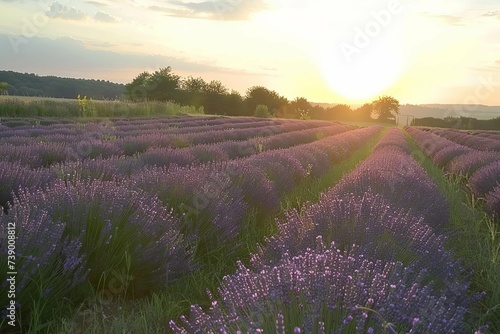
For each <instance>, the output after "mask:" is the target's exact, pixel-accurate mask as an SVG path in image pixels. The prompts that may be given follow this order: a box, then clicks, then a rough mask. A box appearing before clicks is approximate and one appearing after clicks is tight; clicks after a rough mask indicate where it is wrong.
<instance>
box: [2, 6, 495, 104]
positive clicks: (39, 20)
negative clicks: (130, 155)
mask: <svg viewBox="0 0 500 334" xmlns="http://www.w3.org/2000/svg"><path fill="white" fill-rule="evenodd" d="M367 3H369V5H367ZM167 66H172V68H173V71H174V72H175V73H177V74H179V75H181V76H188V75H191V76H194V77H198V76H201V77H203V78H204V79H205V80H206V81H210V80H214V79H215V80H220V81H222V82H223V83H224V84H225V85H226V86H227V87H229V88H230V89H236V90H238V91H240V92H241V93H243V94H244V93H245V91H246V89H247V88H248V87H250V86H254V85H264V86H266V87H268V88H270V89H273V90H276V91H277V92H278V93H280V94H282V95H284V96H286V97H288V98H289V99H293V98H295V97H297V96H304V97H306V98H308V100H310V101H315V102H330V103H350V104H359V103H362V102H364V101H371V100H372V99H373V98H375V97H377V96H379V95H382V94H388V95H392V96H394V97H396V98H398V99H399V100H400V101H401V102H402V103H466V104H470V103H480V104H486V105H500V1H498V0H482V1H481V0H473V1H472V0H454V1H447V2H444V1H437V0H433V1H430V0H399V1H397V0H395V1H392V0H382V1H381V0H370V1H367V0H349V1H336V0H307V1H306V0H300V1H299V0H213V1H196V0H188V1H183V0H174V1H168V0H163V1H161V0H146V1H135V0H93V1H65V0H58V1H45V0H40V1H36V0H24V1H14V0H0V69H2V70H15V71H20V72H30V73H37V74H40V75H58V76H67V77H78V78H94V79H105V80H110V81H115V82H121V83H127V82H130V81H131V80H132V79H133V78H134V77H135V76H137V75H138V74H139V73H140V72H142V71H149V72H153V71H155V70H157V69H158V68H160V67H167Z"/></svg>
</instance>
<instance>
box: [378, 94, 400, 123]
mask: <svg viewBox="0 0 500 334" xmlns="http://www.w3.org/2000/svg"><path fill="white" fill-rule="evenodd" d="M372 106H373V111H374V113H375V114H376V115H377V116H378V119H379V120H382V121H393V120H394V119H395V116H396V115H397V114H399V101H398V100H396V99H395V98H393V97H391V96H386V95H385V96H381V97H379V98H378V100H375V101H373V102H372Z"/></svg>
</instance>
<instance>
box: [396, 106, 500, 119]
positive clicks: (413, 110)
mask: <svg viewBox="0 0 500 334" xmlns="http://www.w3.org/2000/svg"><path fill="white" fill-rule="evenodd" d="M400 114H401V115H413V116H415V118H423V117H434V118H446V117H471V118H476V119H493V118H496V117H500V106H485V105H465V104H419V105H411V104H405V105H401V107H400Z"/></svg>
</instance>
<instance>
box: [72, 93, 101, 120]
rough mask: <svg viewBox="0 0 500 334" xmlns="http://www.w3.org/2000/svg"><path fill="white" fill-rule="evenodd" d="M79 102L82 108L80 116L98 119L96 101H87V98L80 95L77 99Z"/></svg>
mask: <svg viewBox="0 0 500 334" xmlns="http://www.w3.org/2000/svg"><path fill="white" fill-rule="evenodd" d="M76 99H77V100H78V105H79V106H80V114H81V116H82V117H96V116H97V115H96V114H97V112H96V109H95V106H94V101H92V98H90V99H87V96H84V97H80V95H78V96H77V97H76Z"/></svg>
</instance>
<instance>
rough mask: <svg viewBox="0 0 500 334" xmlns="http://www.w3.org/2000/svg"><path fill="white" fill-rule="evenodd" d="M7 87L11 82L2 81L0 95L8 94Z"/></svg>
mask: <svg viewBox="0 0 500 334" xmlns="http://www.w3.org/2000/svg"><path fill="white" fill-rule="evenodd" d="M7 87H9V84H8V83H6V82H0V95H7V94H8V91H7Z"/></svg>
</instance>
